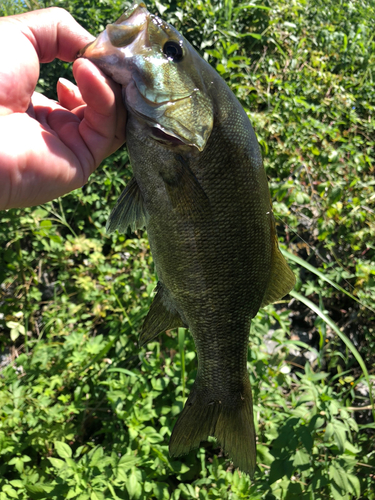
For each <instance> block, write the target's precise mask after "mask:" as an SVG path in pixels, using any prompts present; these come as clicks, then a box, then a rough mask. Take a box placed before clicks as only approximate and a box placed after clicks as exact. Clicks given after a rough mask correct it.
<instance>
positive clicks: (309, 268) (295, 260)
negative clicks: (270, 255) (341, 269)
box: [280, 248, 375, 313]
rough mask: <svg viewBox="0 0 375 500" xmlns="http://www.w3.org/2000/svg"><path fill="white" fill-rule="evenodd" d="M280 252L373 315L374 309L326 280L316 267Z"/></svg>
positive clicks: (334, 283) (282, 250)
mask: <svg viewBox="0 0 375 500" xmlns="http://www.w3.org/2000/svg"><path fill="white" fill-rule="evenodd" d="M280 251H281V253H282V254H283V255H284V257H285V258H286V259H289V260H291V261H293V262H295V263H296V264H299V265H300V266H302V267H304V268H305V269H307V270H308V271H310V272H311V273H314V274H315V275H316V276H318V277H319V278H320V279H322V280H324V281H326V282H327V283H329V284H330V285H332V286H333V287H334V288H336V290H338V291H339V292H342V293H345V295H347V296H348V297H350V298H351V299H353V300H355V301H356V302H358V304H360V305H361V306H362V307H365V308H366V309H369V310H370V311H372V312H373V313H375V309H372V307H370V306H367V305H365V304H363V303H362V302H361V301H360V300H359V299H358V298H357V297H355V296H354V295H353V294H351V293H350V292H348V291H347V290H345V288H343V287H342V286H340V285H338V284H337V283H336V282H335V281H333V280H331V279H330V278H327V276H325V274H324V273H322V272H321V271H319V269H317V268H316V267H314V266H312V265H311V264H309V263H308V262H306V261H305V260H303V259H301V257H298V256H297V255H294V254H293V253H290V252H288V251H287V250H284V249H283V248H280Z"/></svg>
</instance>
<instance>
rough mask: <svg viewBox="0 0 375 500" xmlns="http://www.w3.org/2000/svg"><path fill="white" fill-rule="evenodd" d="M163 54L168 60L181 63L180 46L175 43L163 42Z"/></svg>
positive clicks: (181, 52)
mask: <svg viewBox="0 0 375 500" xmlns="http://www.w3.org/2000/svg"><path fill="white" fill-rule="evenodd" d="M163 52H164V55H165V56H167V57H168V59H172V61H174V62H177V61H181V59H182V56H183V51H182V47H181V45H180V44H179V43H177V42H173V41H172V40H169V41H168V42H165V44H164V47H163Z"/></svg>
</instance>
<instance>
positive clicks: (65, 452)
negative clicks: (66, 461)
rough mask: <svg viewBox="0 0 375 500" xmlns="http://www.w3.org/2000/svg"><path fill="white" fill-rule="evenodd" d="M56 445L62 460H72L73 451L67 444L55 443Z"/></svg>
mask: <svg viewBox="0 0 375 500" xmlns="http://www.w3.org/2000/svg"><path fill="white" fill-rule="evenodd" d="M54 445H55V449H56V451H57V454H58V455H59V457H60V458H70V457H71V456H72V454H73V453H72V449H71V448H70V446H69V445H68V444H67V443H64V442H62V441H55V443H54Z"/></svg>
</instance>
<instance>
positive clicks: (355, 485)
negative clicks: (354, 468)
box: [347, 474, 361, 498]
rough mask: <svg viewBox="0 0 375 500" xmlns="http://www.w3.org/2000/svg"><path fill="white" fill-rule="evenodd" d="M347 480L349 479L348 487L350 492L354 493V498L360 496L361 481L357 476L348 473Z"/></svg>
mask: <svg viewBox="0 0 375 500" xmlns="http://www.w3.org/2000/svg"><path fill="white" fill-rule="evenodd" d="M347 478H348V481H349V488H350V490H351V492H352V493H353V495H354V498H360V497H361V483H360V482H359V479H358V477H357V476H354V475H353V474H348V476H347Z"/></svg>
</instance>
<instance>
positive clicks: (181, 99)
mask: <svg viewBox="0 0 375 500" xmlns="http://www.w3.org/2000/svg"><path fill="white" fill-rule="evenodd" d="M132 81H133V82H134V85H135V86H136V87H137V90H138V92H139V93H140V95H141V96H142V98H143V99H144V100H145V101H146V103H147V104H149V105H150V106H153V107H154V108H157V107H159V106H165V105H166V104H169V103H175V102H178V101H183V100H184V99H190V98H191V97H192V95H193V94H189V95H186V96H184V97H180V98H177V99H173V100H171V99H167V100H166V101H158V102H155V101H150V99H149V98H148V97H146V96H145V95H144V94H143V93H142V91H141V89H140V88H139V87H138V85H137V81H136V80H135V79H134V78H132Z"/></svg>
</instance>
